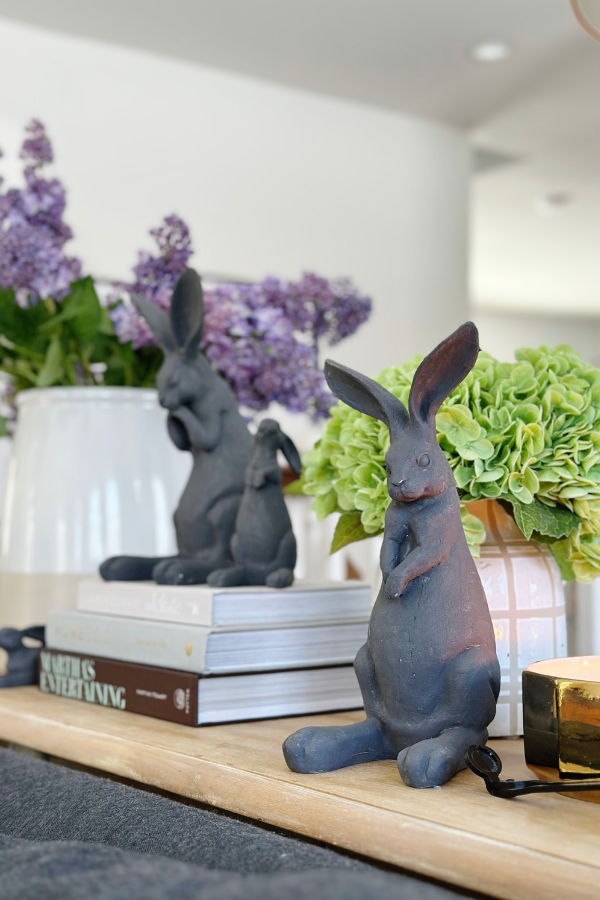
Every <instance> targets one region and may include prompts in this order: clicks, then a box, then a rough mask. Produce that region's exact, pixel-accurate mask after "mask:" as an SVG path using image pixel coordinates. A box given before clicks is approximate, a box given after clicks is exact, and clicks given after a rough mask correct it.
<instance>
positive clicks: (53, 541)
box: [0, 387, 191, 627]
mask: <svg viewBox="0 0 600 900" xmlns="http://www.w3.org/2000/svg"><path fill="white" fill-rule="evenodd" d="M17 404H18V424H17V429H16V433H15V436H14V440H13V446H12V451H11V456H10V460H9V466H8V473H7V480H6V489H5V496H4V510H3V515H2V520H1V530H0V627H2V625H25V624H31V623H32V622H33V620H34V619H35V620H36V621H42V620H43V619H44V616H45V614H46V613H47V611H48V610H49V609H51V608H56V607H57V606H58V607H61V606H69V605H72V604H73V602H74V599H75V591H76V585H77V583H78V581H79V578H80V577H81V575H84V574H88V573H90V572H95V571H96V570H97V568H98V565H99V564H100V562H102V560H103V559H105V558H106V557H107V556H113V555H115V554H120V553H131V554H139V555H144V556H146V555H147V556H161V555H168V554H170V553H173V552H174V551H175V549H176V544H175V535H174V529H173V523H172V514H173V510H174V509H175V507H176V506H177V502H178V499H179V496H180V494H181V491H182V490H183V486H184V484H185V482H186V480H187V477H188V474H189V471H190V467H191V456H190V454H188V453H182V452H180V451H178V450H177V449H176V448H175V447H174V445H173V444H172V443H171V441H170V439H169V437H168V435H167V431H166V422H165V419H166V411H165V410H163V409H161V407H160V406H159V404H158V399H157V393H156V391H154V390H150V389H145V388H144V389H143V388H125V387H110V388H109V387H60V388H43V389H34V390H30V391H23V392H22V393H20V394H18V396H17Z"/></svg>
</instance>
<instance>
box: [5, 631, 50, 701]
mask: <svg viewBox="0 0 600 900" xmlns="http://www.w3.org/2000/svg"><path fill="white" fill-rule="evenodd" d="M45 636H46V629H45V628H44V626H43V625H32V626H31V628H25V629H24V630H23V631H19V630H18V629H17V628H0V648H2V650H6V652H7V653H8V665H7V667H6V675H0V688H5V687H21V686H22V685H25V684H37V681H38V659H39V656H40V649H41V648H40V647H27V646H26V645H25V644H24V643H23V638H33V640H35V641H39V642H40V643H41V645H42V646H43V645H44V642H45Z"/></svg>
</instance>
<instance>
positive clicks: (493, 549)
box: [467, 500, 567, 737]
mask: <svg viewBox="0 0 600 900" xmlns="http://www.w3.org/2000/svg"><path fill="white" fill-rule="evenodd" d="M467 506H468V508H469V511H470V512H472V513H474V515H476V516H478V518H480V519H481V520H482V522H483V523H484V525H485V530H486V540H485V543H484V544H482V546H481V556H480V558H479V559H478V560H476V563H477V569H478V571H479V576H480V578H481V581H482V583H483V588H484V590H485V594H486V597H487V601H488V606H489V608H490V613H491V615H492V621H493V623H494V632H495V635H496V652H497V654H498V659H499V661H500V667H501V672H502V685H501V690H500V697H499V698H498V706H497V711H496V718H495V719H494V721H493V722H492V724H491V726H490V728H489V732H490V736H491V737H516V736H518V735H522V734H523V702H522V691H521V675H522V672H523V669H524V668H525V667H526V666H528V665H529V664H530V663H533V662H537V661H538V660H542V659H556V658H557V657H562V656H566V655H567V629H566V617H565V594H564V590H563V584H562V580H561V577H560V571H559V568H558V566H557V564H556V561H555V560H554V558H553V556H552V555H551V554H550V552H549V551H548V550H547V549H546V548H545V547H542V546H541V545H540V544H537V543H536V542H535V541H526V540H525V538H524V537H523V534H522V533H521V531H520V530H519V529H518V528H517V526H516V524H515V522H514V520H513V519H512V517H511V516H510V515H509V514H508V513H507V512H506V511H505V510H504V509H503V508H502V507H501V506H500V504H499V503H497V502H496V501H495V500H480V501H478V502H476V503H469V504H467Z"/></svg>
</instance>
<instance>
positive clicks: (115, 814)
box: [0, 750, 462, 900]
mask: <svg viewBox="0 0 600 900" xmlns="http://www.w3.org/2000/svg"><path fill="white" fill-rule="evenodd" d="M0 785H1V802H0V900H40V898H42V897H43V898H44V900H80V898H81V897H86V898H89V900H142V898H143V900H242V898H244V900H279V898H281V897H285V898H289V900H315V898H319V900H450V898H452V897H457V896H458V894H456V893H455V892H454V891H453V890H452V889H451V888H448V889H446V888H445V887H442V886H438V885H436V884H431V883H426V882H423V881H419V880H418V879H416V878H413V877H411V876H409V875H405V874H402V873H400V872H382V871H381V870H379V869H377V868H376V867H375V866H372V865H370V864H368V863H366V862H362V861H360V860H359V859H356V858H353V857H351V856H346V855H344V854H342V853H339V852H337V851H335V850H333V849H329V848H326V847H322V846H319V845H316V844H314V843H311V842H308V841H303V840H298V839H296V838H294V837H292V836H288V835H286V834H281V833H278V832H276V831H273V830H270V829H267V828H262V827H260V826H258V825H254V824H252V823H249V822H246V821H242V820H239V819H236V818H234V817H232V816H228V815H224V814H220V813H218V812H215V811H212V810H208V809H202V808H197V807H195V806H189V805H187V804H185V803H181V802H176V801H174V800H171V799H168V798H166V797H161V796H159V795H157V794H154V793H150V792H147V791H144V790H139V789H136V788H133V787H130V786H128V785H124V784H120V783H118V782H114V781H111V780H109V779H106V778H102V777H97V776H93V775H90V774H88V773H86V772H78V771H73V770H71V769H69V768H65V767H62V766H58V765H55V764H52V763H48V762H44V761H42V760H39V759H33V758H31V757H29V756H27V755H25V754H23V753H15V752H12V751H8V750H0ZM461 896H462V894H461Z"/></svg>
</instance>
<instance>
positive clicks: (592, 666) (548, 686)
mask: <svg viewBox="0 0 600 900" xmlns="http://www.w3.org/2000/svg"><path fill="white" fill-rule="evenodd" d="M523 732H524V739H525V760H526V762H527V765H528V766H530V767H534V768H538V767H544V768H551V769H556V770H557V771H558V774H559V776H560V777H561V778H586V777H590V776H598V775H600V656H586V657H583V656H580V657H568V658H566V659H550V660H545V661H544V662H538V663H533V665H530V666H528V667H527V668H526V669H525V670H524V672H523Z"/></svg>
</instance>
